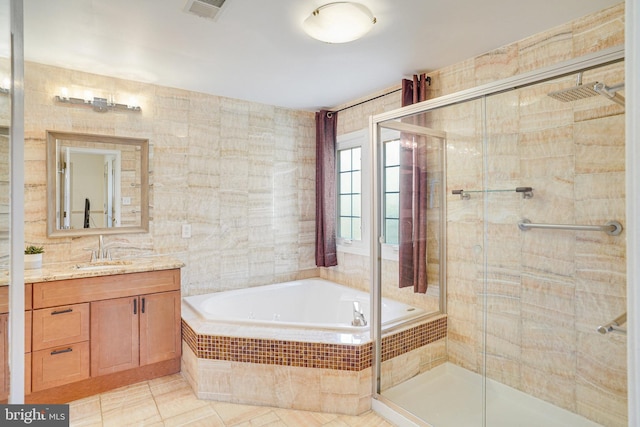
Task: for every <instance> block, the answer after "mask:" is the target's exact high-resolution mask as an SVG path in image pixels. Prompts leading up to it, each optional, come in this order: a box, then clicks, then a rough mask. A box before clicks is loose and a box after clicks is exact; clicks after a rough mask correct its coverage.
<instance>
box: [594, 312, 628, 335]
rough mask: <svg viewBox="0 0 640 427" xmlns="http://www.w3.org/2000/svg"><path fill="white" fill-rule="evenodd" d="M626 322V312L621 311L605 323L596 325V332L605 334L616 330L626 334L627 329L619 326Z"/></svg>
mask: <svg viewBox="0 0 640 427" xmlns="http://www.w3.org/2000/svg"><path fill="white" fill-rule="evenodd" d="M625 323H627V313H626V312H625V313H622V314H621V315H620V316H618V317H616V318H615V319H613V320H612V321H611V322H609V323H607V324H606V325H603V326H598V329H597V330H598V332H600V333H601V334H603V335H604V334H607V333H609V332H618V333H620V334H626V333H627V330H626V329H625V328H621V327H620V326H622V325H624V324H625Z"/></svg>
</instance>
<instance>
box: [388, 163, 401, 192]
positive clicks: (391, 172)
mask: <svg viewBox="0 0 640 427" xmlns="http://www.w3.org/2000/svg"><path fill="white" fill-rule="evenodd" d="M384 183H385V190H384V191H386V192H389V191H400V167H399V166H393V167H389V168H386V169H385V182H384Z"/></svg>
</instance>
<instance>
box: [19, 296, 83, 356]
mask: <svg viewBox="0 0 640 427" xmlns="http://www.w3.org/2000/svg"><path fill="white" fill-rule="evenodd" d="M88 339H89V303H85V304H75V305H66V306H59V307H53V308H44V309H41V310H33V336H32V344H31V345H32V348H33V350H34V351H35V350H42V349H45V348H50V347H57V346H62V345H66V344H73V343H76V342H81V341H86V340H88Z"/></svg>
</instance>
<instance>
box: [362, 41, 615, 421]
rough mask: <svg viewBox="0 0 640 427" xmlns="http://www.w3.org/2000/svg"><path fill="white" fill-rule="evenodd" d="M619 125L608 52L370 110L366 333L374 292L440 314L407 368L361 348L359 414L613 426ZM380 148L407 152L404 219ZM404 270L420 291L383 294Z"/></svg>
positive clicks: (394, 287)
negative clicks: (441, 330)
mask: <svg viewBox="0 0 640 427" xmlns="http://www.w3.org/2000/svg"><path fill="white" fill-rule="evenodd" d="M583 80H584V81H586V82H589V83H584V84H583V83H582V81H583ZM624 124H625V108H624V52H623V50H622V48H612V49H609V50H605V51H601V52H599V53H595V54H590V55H588V56H585V57H581V58H578V59H574V60H572V61H569V62H565V63H562V64H559V65H556V66H552V67H548V68H544V69H540V70H538V71H535V72H530V73H526V74H522V75H519V76H516V77H512V78H509V79H505V80H500V81H497V82H494V83H490V84H486V85H483V86H479V87H476V88H474V89H470V90H465V91H462V92H458V93H454V94H451V95H446V96H443V97H440V98H435V99H433V100H429V101H426V102H422V103H420V104H415V105H411V106H408V107H404V108H402V109H399V110H395V111H392V112H388V113H384V114H380V115H377V116H374V117H373V118H372V122H371V134H372V147H373V150H372V152H373V153H374V155H373V159H372V165H373V168H372V170H374V176H373V183H374V184H373V185H374V191H373V194H374V197H373V199H374V200H373V205H372V211H373V221H372V222H373V225H372V227H373V229H372V232H373V233H374V235H375V236H378V239H377V240H376V243H375V244H374V245H373V247H372V249H371V251H372V253H371V259H372V265H371V269H372V283H373V291H374V292H373V307H374V312H373V320H374V328H373V330H374V341H375V342H376V343H380V342H381V339H380V338H381V329H380V325H379V323H380V322H379V319H380V316H379V305H380V300H381V298H382V297H392V298H394V299H400V300H403V301H407V302H411V303H412V304H418V305H421V306H427V307H428V306H433V307H436V308H435V311H436V312H438V314H440V315H442V314H445V315H446V316H447V338H446V340H445V343H444V344H443V348H441V349H437V350H435V351H425V352H423V353H421V354H420V355H419V356H418V357H417V358H416V362H415V363H413V364H411V363H407V364H406V365H407V366H398V365H396V366H391V365H385V362H384V361H383V358H382V357H381V352H382V349H381V344H377V345H376V346H375V350H374V351H375V357H374V360H375V361H376V362H375V364H374V375H373V376H374V385H373V387H374V396H375V401H374V408H376V407H378V408H384V411H388V412H387V413H389V414H392V415H393V417H395V416H397V418H393V417H392V418H393V419H394V420H395V421H397V422H398V423H399V424H402V423H406V424H407V425H418V426H421V425H431V426H435V427H447V426H452V427H459V426H490V427H501V426H516V425H517V426H523V427H526V426H532V427H535V426H541V425H544V426H547V427H548V426H558V427H560V426H563V427H566V426H598V425H604V426H626V425H627V374H626V348H627V347H626V332H625V327H626V325H625V322H626V255H625V247H626V246H625V245H626V241H625V230H624V224H625V135H624V129H625V125H624ZM393 144H399V146H400V151H401V153H402V150H405V151H406V152H407V153H410V154H408V155H407V156H405V155H403V154H401V155H400V157H401V158H402V157H403V156H404V157H406V158H407V159H409V160H407V161H406V162H407V163H408V164H407V165H404V166H403V165H402V161H400V162H399V163H400V165H399V168H400V175H401V176H402V175H403V174H406V175H407V176H408V181H407V182H409V183H410V185H409V187H410V188H408V187H406V186H405V187H404V189H405V190H404V191H408V192H410V193H411V195H410V196H409V197H407V196H405V201H404V202H403V201H402V200H401V201H400V202H399V206H400V208H399V210H400V211H403V210H404V214H403V213H402V212H400V213H397V210H398V209H397V208H396V206H397V205H396V203H397V200H396V199H395V198H394V197H396V196H395V193H394V192H397V191H396V190H397V189H398V188H400V192H402V191H403V190H402V189H403V185H402V184H399V185H398V184H397V183H396V181H395V180H396V178H395V177H394V175H392V174H391V173H390V171H391V169H390V168H391V167H392V166H394V165H393V164H389V155H388V153H387V151H388V150H390V149H391V148H393V147H394V145H393ZM403 168H404V171H403ZM405 178H406V177H405ZM401 180H402V178H401ZM407 188H408V189H407ZM407 212H408V213H409V214H410V216H412V217H411V218H408V219H406V218H405V219H403V215H406V214H407ZM396 220H397V223H396V222H394V221H396ZM394 227H397V228H399V229H400V231H397V230H396V228H394ZM403 227H407V228H408V233H407V230H405V232H403V231H402V229H403ZM423 228H424V229H423ZM395 234H399V235H400V236H404V242H403V241H402V240H403V238H400V240H401V241H400V242H399V247H400V252H401V254H400V257H399V258H398V259H397V260H396V259H394V258H393V257H389V256H387V255H388V254H387V252H388V247H387V246H388V245H389V239H393V237H394V236H395ZM406 236H410V237H409V239H410V242H407V237H406ZM408 243H409V246H411V247H412V248H413V249H414V250H413V258H411V257H409V259H410V262H412V264H411V265H410V266H408V267H407V266H406V265H405V264H406V262H407V258H405V259H404V260H403V256H402V251H403V249H402V246H403V244H404V245H406V244H408ZM416 248H418V249H416ZM420 263H422V264H424V265H422V266H421V265H418V264H420ZM407 268H408V269H409V270H411V271H412V272H413V274H414V276H417V277H420V278H421V280H424V281H426V291H425V289H424V283H422V284H421V285H420V286H417V287H411V286H409V287H400V285H401V283H402V280H403V279H402V278H400V279H399V278H398V277H399V276H402V274H403V273H402V271H404V270H407ZM422 269H424V272H422V273H421V272H420V270H422ZM434 354H435V355H436V356H434ZM407 360H409V359H407ZM408 365H411V366H408ZM398 420H400V421H398Z"/></svg>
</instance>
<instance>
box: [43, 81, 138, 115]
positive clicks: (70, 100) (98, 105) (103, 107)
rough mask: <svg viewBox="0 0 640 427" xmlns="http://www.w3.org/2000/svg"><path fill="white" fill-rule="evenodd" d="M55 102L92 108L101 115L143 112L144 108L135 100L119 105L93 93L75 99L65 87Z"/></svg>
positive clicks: (86, 93)
mask: <svg viewBox="0 0 640 427" xmlns="http://www.w3.org/2000/svg"><path fill="white" fill-rule="evenodd" d="M55 100H56V101H58V102H62V103H66V104H77V105H83V106H86V107H91V108H93V110H94V111H97V112H99V113H106V112H107V111H109V110H120V111H142V108H140V106H139V105H137V102H135V100H134V99H131V101H130V102H129V104H119V103H117V102H114V101H113V100H111V101H110V100H108V99H107V98H99V97H96V96H93V94H92V93H91V92H85V97H84V98H74V97H70V96H69V91H68V90H67V88H65V87H63V88H61V89H60V95H56V96H55Z"/></svg>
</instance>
